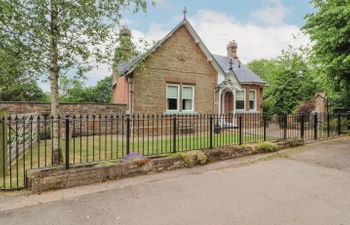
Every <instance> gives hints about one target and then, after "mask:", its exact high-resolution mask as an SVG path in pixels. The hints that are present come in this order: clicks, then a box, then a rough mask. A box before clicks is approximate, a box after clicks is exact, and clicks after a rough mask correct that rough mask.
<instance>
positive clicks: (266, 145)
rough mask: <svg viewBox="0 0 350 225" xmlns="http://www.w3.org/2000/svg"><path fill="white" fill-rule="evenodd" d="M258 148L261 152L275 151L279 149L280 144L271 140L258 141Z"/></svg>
mask: <svg viewBox="0 0 350 225" xmlns="http://www.w3.org/2000/svg"><path fill="white" fill-rule="evenodd" d="M256 148H257V150H258V152H261V153H266V152H275V151H277V150H278V146H277V145H276V144H274V143H271V142H263V143H258V144H257V146H256Z"/></svg>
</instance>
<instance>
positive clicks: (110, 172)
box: [27, 140, 304, 193]
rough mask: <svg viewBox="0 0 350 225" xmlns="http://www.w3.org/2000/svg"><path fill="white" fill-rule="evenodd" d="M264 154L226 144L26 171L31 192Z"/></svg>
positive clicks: (249, 147) (285, 145) (287, 144)
mask: <svg viewBox="0 0 350 225" xmlns="http://www.w3.org/2000/svg"><path fill="white" fill-rule="evenodd" d="M274 144H275V145H276V146H277V148H276V149H275V151H276V150H280V149H284V148H289V147H297V146H300V145H303V144H304V142H303V140H288V141H282V142H277V143H274ZM258 153H261V150H259V149H258V146H257V145H254V144H251V145H244V146H242V145H241V146H226V147H220V148H216V149H204V150H195V151H188V152H179V153H176V154H173V155H172V156H169V157H154V158H148V159H144V160H140V161H136V162H126V161H122V160H119V161H111V162H102V163H94V164H93V163H91V164H87V165H78V166H74V167H73V166H72V167H71V168H70V169H68V170H66V169H64V168H45V169H33V170H29V171H28V172H27V176H28V177H27V185H28V188H30V189H31V191H32V193H41V192H44V191H50V190H56V189H62V188H69V187H75V186H81V185H86V184H93V183H99V182H103V181H107V180H114V179H121V178H124V177H131V176H136V175H142V174H149V173H157V172H162V171H168V170H174V169H179V168H184V167H193V166H197V165H203V164H206V163H208V162H209V163H210V162H216V161H221V160H227V159H233V158H238V157H243V156H247V155H254V154H258Z"/></svg>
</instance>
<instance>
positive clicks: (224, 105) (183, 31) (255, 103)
mask: <svg viewBox="0 0 350 225" xmlns="http://www.w3.org/2000/svg"><path fill="white" fill-rule="evenodd" d="M124 34H125V35H130V32H129V33H128V32H124ZM227 53H228V54H227V56H220V55H213V54H211V53H210V52H209V50H208V49H207V47H206V46H205V45H204V43H203V42H202V40H201V39H200V37H199V36H198V34H197V33H196V31H195V30H194V28H193V27H192V26H191V24H190V23H189V21H188V20H187V19H186V18H184V19H183V20H182V21H181V22H180V23H179V24H178V25H177V26H176V27H175V28H174V29H173V30H172V31H171V32H170V33H169V34H168V35H166V36H165V37H164V38H163V39H162V40H161V41H159V42H157V43H156V44H155V45H154V46H153V47H151V48H150V49H149V50H148V51H147V52H146V53H144V54H142V55H139V56H137V57H135V58H133V59H131V60H130V61H128V62H124V63H121V64H119V66H118V74H117V76H116V77H115V78H114V81H113V103H116V104H127V106H128V110H129V113H132V114H198V113H215V114H217V113H219V114H221V113H233V114H236V113H256V112H261V111H262V92H263V88H264V86H265V85H266V83H265V82H264V81H263V80H262V79H261V78H260V77H259V76H258V75H256V74H254V73H253V72H252V71H251V70H249V69H248V68H247V67H246V66H245V65H244V64H243V63H241V62H240V60H239V58H238V56H237V43H236V42H235V41H231V42H230V43H228V45H227ZM140 64H142V66H138V65H140Z"/></svg>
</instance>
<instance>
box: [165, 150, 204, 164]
mask: <svg viewBox="0 0 350 225" xmlns="http://www.w3.org/2000/svg"><path fill="white" fill-rule="evenodd" d="M170 157H180V158H181V159H182V160H183V161H184V162H185V165H186V167H193V166H195V165H196V163H199V164H200V165H203V164H206V163H207V162H208V157H207V155H206V154H204V153H203V152H202V151H199V150H195V151H189V152H180V153H175V154H172V155H171V156H170Z"/></svg>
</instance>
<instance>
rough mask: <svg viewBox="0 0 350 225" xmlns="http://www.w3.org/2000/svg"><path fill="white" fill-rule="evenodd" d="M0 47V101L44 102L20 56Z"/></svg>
mask: <svg viewBox="0 0 350 225" xmlns="http://www.w3.org/2000/svg"><path fill="white" fill-rule="evenodd" d="M1 47H2V46H0V101H46V100H48V98H47V96H46V94H45V93H44V92H43V90H42V89H40V87H39V86H38V84H37V82H36V80H35V77H33V76H31V73H30V70H29V68H28V65H26V63H25V62H23V60H22V59H21V54H19V53H16V52H13V51H12V50H11V49H4V48H1Z"/></svg>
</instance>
